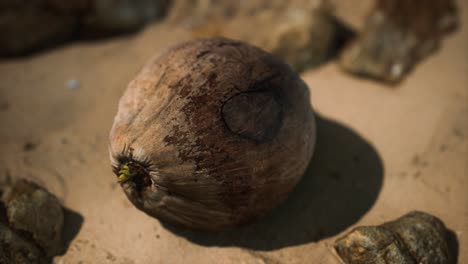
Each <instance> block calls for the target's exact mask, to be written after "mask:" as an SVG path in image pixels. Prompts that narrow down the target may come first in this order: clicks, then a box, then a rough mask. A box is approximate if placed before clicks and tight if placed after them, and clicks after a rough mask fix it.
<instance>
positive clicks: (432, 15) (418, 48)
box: [340, 0, 458, 83]
mask: <svg viewBox="0 0 468 264" xmlns="http://www.w3.org/2000/svg"><path fill="white" fill-rule="evenodd" d="M457 24H458V17H457V12H456V7H455V3H454V1H453V0H428V1H424V3H422V2H419V1H407V0H378V1H377V2H376V6H375V8H374V9H373V10H372V11H371V12H370V14H369V16H368V18H367V20H366V24H365V27H364V30H363V32H362V33H361V34H360V35H359V36H358V37H357V38H356V39H355V40H354V41H353V42H352V43H351V44H350V45H349V46H348V47H347V48H346V49H345V50H344V52H343V53H342V55H341V57H340V65H341V66H342V68H343V69H344V70H346V71H348V72H350V73H353V74H357V75H361V76H365V77H370V78H373V79H378V80H382V81H386V82H389V83H397V82H399V81H401V80H402V79H403V78H404V76H405V75H406V74H407V73H408V72H409V71H410V70H411V69H412V68H413V67H414V66H415V65H416V64H417V63H418V62H419V61H420V60H422V59H423V58H425V57H427V56H428V55H430V54H431V53H432V52H434V51H435V50H436V49H437V47H438V46H439V45H440V41H441V39H442V37H443V36H444V34H445V33H447V32H450V31H452V30H453V29H454V28H456V26H457Z"/></svg>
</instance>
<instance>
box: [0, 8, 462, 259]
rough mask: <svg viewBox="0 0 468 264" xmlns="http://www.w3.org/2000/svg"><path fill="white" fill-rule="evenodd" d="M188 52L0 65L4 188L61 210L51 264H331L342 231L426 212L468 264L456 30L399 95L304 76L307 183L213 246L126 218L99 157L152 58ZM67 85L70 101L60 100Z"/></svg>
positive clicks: (138, 42)
mask: <svg viewBox="0 0 468 264" xmlns="http://www.w3.org/2000/svg"><path fill="white" fill-rule="evenodd" d="M464 2H465V3H460V5H461V7H462V10H461V11H462V12H461V16H462V22H467V21H468V2H466V1H464ZM338 11H339V12H338V13H340V12H342V11H343V10H338ZM349 19H350V23H351V24H358V23H357V22H356V20H354V19H355V18H354V17H353V16H350V17H349ZM189 38H190V34H188V33H187V32H185V31H184V30H182V29H177V28H168V27H167V26H164V25H153V26H150V27H148V28H146V29H145V30H144V31H142V32H140V33H139V34H136V35H133V36H128V37H122V38H118V39H112V40H105V41H99V42H93V43H75V44H70V45H67V46H64V47H61V48H58V49H55V50H51V51H48V52H46V53H41V54H38V55H35V56H33V57H28V58H20V59H15V60H8V61H2V62H0V78H1V82H0V120H1V121H2V125H1V127H0V146H1V148H0V177H6V176H10V177H13V178H16V177H26V178H31V179H34V180H35V181H37V182H39V183H41V184H42V185H44V186H45V187H47V188H48V189H49V190H50V191H51V192H53V193H54V194H56V195H57V196H58V197H59V198H60V199H61V201H62V202H63V203H64V205H65V206H66V207H67V208H68V209H69V210H68V211H67V226H68V229H67V232H66V238H67V240H68V241H69V242H70V245H69V248H68V251H67V253H66V254H65V255H64V256H61V257H57V258H56V259H55V260H54V262H56V263H330V264H332V263H339V260H338V258H337V257H336V256H335V255H334V252H333V250H332V245H333V242H334V240H335V239H336V238H337V236H340V235H343V234H344V232H346V231H347V230H349V229H351V228H352V227H354V226H356V225H371V224H380V223H382V222H383V221H388V220H392V219H394V218H396V217H399V216H401V215H402V214H405V213H407V212H409V211H411V210H423V211H427V212H429V213H432V214H434V215H436V216H438V217H440V218H441V219H442V220H443V221H444V222H445V223H446V225H447V226H448V227H449V228H450V229H451V230H452V231H453V232H454V233H455V234H456V235H457V237H458V262H459V263H468V192H467V191H468V59H467V58H468V28H467V27H466V26H465V27H462V28H461V29H460V30H459V31H458V32H456V33H455V34H452V35H450V36H449V37H448V38H447V39H446V40H445V41H444V43H443V47H442V49H441V50H440V51H439V52H438V53H436V54H435V55H434V56H432V57H430V58H429V59H427V60H425V61H424V62H423V63H422V64H421V65H419V67H417V68H416V69H415V70H414V71H413V72H412V74H411V75H410V76H409V77H408V78H407V79H406V80H405V81H404V82H403V83H402V84H401V85H399V86H398V87H395V88H389V87H386V86H384V85H381V84H378V83H375V82H372V81H366V80H361V79H356V78H354V77H351V76H348V75H346V74H343V73H342V72H341V71H340V70H339V69H338V67H337V65H336V64H335V63H334V62H330V63H329V64H327V65H324V66H323V67H321V68H319V69H318V70H313V71H312V70H311V71H308V72H305V73H303V75H302V77H303V78H304V80H305V81H306V82H307V83H308V84H309V86H310V89H311V97H312V98H311V101H312V104H313V105H314V107H315V109H316V110H317V112H318V113H319V122H318V144H317V149H316V152H315V157H314V158H313V160H312V161H311V165H310V168H309V170H308V172H307V173H306V175H305V177H304V179H303V181H302V182H301V183H300V184H299V185H298V187H297V189H296V190H295V191H294V193H293V194H292V195H291V197H290V199H289V200H288V201H287V202H286V203H285V204H283V205H282V206H281V207H280V208H278V209H277V210H275V211H274V212H273V213H272V214H270V215H269V216H267V217H266V218H264V219H261V220H260V221H259V222H257V223H254V224H252V225H249V226H246V227H243V228H240V229H237V230H234V231H231V232H225V233H221V234H197V233H188V232H184V231H180V230H174V229H172V228H169V229H168V228H167V227H164V226H163V225H161V223H160V222H159V221H157V220H155V219H153V218H150V217H148V216H147V215H145V214H144V213H142V212H140V211H138V210H137V209H135V208H134V207H133V206H132V205H131V204H130V202H129V201H127V198H126V197H125V195H124V193H123V192H122V191H121V190H120V187H119V186H118V185H117V183H116V178H115V176H114V175H113V174H112V171H111V169H110V164H109V159H108V153H107V143H108V142H107V136H108V132H109V129H110V127H111V124H112V121H113V116H114V114H115V112H116V109H117V103H118V99H119V97H120V96H121V94H122V92H123V90H124V89H125V87H126V84H127V83H128V82H129V80H131V79H132V77H133V76H134V75H135V73H136V72H137V71H138V70H139V68H140V67H141V65H143V63H144V62H145V60H146V59H148V58H149V57H150V56H151V55H152V54H154V53H160V52H161V51H162V50H163V49H164V48H166V47H167V46H169V45H172V44H174V43H178V42H180V41H182V40H186V39H189ZM69 79H77V80H79V82H80V87H79V88H78V89H73V90H71V89H67V88H66V87H65V83H66V81H67V80H69Z"/></svg>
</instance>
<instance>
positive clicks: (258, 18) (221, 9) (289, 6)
mask: <svg viewBox="0 0 468 264" xmlns="http://www.w3.org/2000/svg"><path fill="white" fill-rule="evenodd" d="M169 21H171V22H172V23H179V24H182V25H184V26H186V27H188V28H190V29H191V30H192V32H193V34H194V36H196V37H212V36H219V35H222V36H225V37H229V38H233V39H238V40H242V41H245V42H248V43H250V44H253V45H255V46H258V47H260V48H262V49H264V50H266V51H269V52H271V53H273V54H274V55H276V56H278V57H280V58H282V59H283V60H285V61H286V62H287V63H288V64H289V65H291V66H292V67H293V68H294V69H295V70H303V69H305V68H308V67H315V66H317V65H320V64H321V63H323V62H324V61H325V60H326V59H328V57H329V54H330V48H331V47H333V45H334V44H333V42H334V40H335V32H336V24H335V21H334V19H333V17H332V16H331V6H330V4H329V3H328V1H326V0H314V1H304V0H294V1H279V0H274V1H265V0H255V1H247V0H243V1H235V2H234V1H206V0H198V1H191V2H189V1H183V0H179V1H174V6H173V8H172V9H171V12H170V15H169Z"/></svg>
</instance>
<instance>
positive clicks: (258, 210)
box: [110, 38, 315, 230]
mask: <svg viewBox="0 0 468 264" xmlns="http://www.w3.org/2000/svg"><path fill="white" fill-rule="evenodd" d="M314 142H315V122H314V118H313V113H312V109H311V106H310V103H309V92H308V88H307V86H306V85H305V84H304V83H303V82H302V81H301V79H300V78H299V77H298V76H297V74H295V73H294V72H293V71H292V70H291V69H290V68H289V67H288V66H286V65H285V64H283V63H282V62H280V61H279V60H278V59H276V58H275V57H273V56H272V55H270V54H268V53H266V52H264V51H262V50H260V49H258V48H254V47H252V46H250V45H248V44H246V43H243V42H239V41H233V40H228V39H224V38H214V39H202V40H196V41H192V42H188V43H185V44H181V45H179V46H177V47H174V48H172V49H170V50H169V51H167V52H166V53H164V54H163V55H161V56H159V57H157V58H155V59H152V60H150V61H149V62H148V64H146V66H145V67H144V68H143V69H142V70H141V71H140V73H139V74H138V75H137V76H136V78H135V79H134V80H133V81H132V82H131V83H130V84H129V86H128V88H127V90H126V92H125V94H124V95H123V97H122V98H121V100H120V103H119V110H118V113H117V115H116V117H115V120H114V125H113V127H112V130H111V135H110V154H111V161H112V165H113V167H114V171H115V173H116V174H117V175H119V174H121V173H124V174H125V173H127V174H128V175H136V176H134V177H133V178H132V180H129V181H125V182H123V183H122V187H123V189H124V191H125V192H126V194H127V196H128V198H129V199H130V200H131V201H132V202H133V203H134V204H135V205H136V207H138V208H140V209H141V210H143V211H145V212H146V213H148V214H150V215H152V216H155V217H158V218H159V219H162V220H164V221H166V222H169V223H173V224H176V225H180V226H185V227H188V228H193V229H204V230H220V229H225V228H229V227H232V226H236V225H240V224H242V223H246V222H248V221H251V220H252V219H255V218H257V217H259V216H262V215H263V214H265V213H266V212H267V211H269V210H271V209H272V208H274V207H275V206H277V205H278V204H279V203H280V202H282V201H283V200H284V199H285V198H286V197H287V195H288V193H289V192H290V191H291V190H292V189H293V187H294V186H295V185H296V183H297V182H298V181H299V179H300V178H301V176H302V174H303V173H304V171H305V169H306V167H307V164H308V163H309V161H310V158H311V155H312V150H313V146H314Z"/></svg>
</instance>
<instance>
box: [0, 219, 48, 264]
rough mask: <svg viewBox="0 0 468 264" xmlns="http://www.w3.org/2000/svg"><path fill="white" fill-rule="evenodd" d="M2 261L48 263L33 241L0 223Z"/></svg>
mask: <svg viewBox="0 0 468 264" xmlns="http://www.w3.org/2000/svg"><path fill="white" fill-rule="evenodd" d="M0 263H2V264H3V263H5V264H7V263H9V264H23V263H38V264H41V263H47V259H46V258H45V257H44V255H43V254H42V252H41V251H40V250H39V248H38V247H37V246H35V245H34V244H33V243H31V242H29V241H27V240H25V239H23V238H22V237H21V236H19V235H17V234H16V233H15V232H13V231H12V230H11V229H10V228H8V227H7V226H6V225H4V224H2V223H0Z"/></svg>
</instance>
